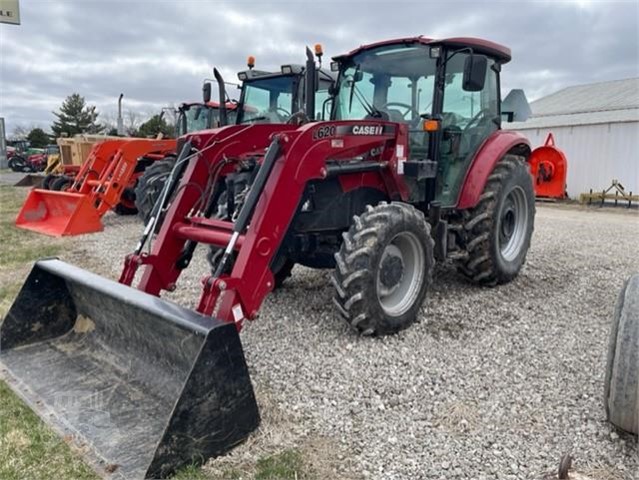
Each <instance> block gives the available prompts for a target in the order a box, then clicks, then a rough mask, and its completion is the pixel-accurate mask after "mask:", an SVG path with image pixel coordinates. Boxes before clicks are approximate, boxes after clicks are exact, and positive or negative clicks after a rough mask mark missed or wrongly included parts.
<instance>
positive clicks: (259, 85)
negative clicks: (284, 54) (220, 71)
mask: <svg viewBox="0 0 639 480" xmlns="http://www.w3.org/2000/svg"><path fill="white" fill-rule="evenodd" d="M297 86H298V82H297V81H296V77H295V76H294V75H281V76H269V77H266V78H257V79H254V80H245V81H244V86H243V92H242V102H241V103H242V105H244V108H243V109H241V111H240V112H239V115H240V118H239V119H238V123H284V122H286V120H288V118H289V117H290V116H291V114H293V113H295V112H296V111H297V110H298V107H297V105H296V103H297V97H298V95H297V91H296V89H297Z"/></svg>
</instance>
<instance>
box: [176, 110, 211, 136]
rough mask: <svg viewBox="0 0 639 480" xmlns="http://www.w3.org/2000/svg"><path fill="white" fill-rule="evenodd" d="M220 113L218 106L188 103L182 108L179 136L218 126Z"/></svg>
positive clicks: (179, 117) (178, 125) (178, 128)
mask: <svg viewBox="0 0 639 480" xmlns="http://www.w3.org/2000/svg"><path fill="white" fill-rule="evenodd" d="M219 121H220V115H219V111H218V109H217V107H212V106H208V105H199V104H195V105H186V106H183V107H182V108H180V113H179V116H178V122H177V136H178V137H181V136H182V135H185V134H187V133H191V132H199V131H200V130H207V129H209V128H213V127H215V126H217V124H218V123H219Z"/></svg>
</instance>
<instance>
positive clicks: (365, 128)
mask: <svg viewBox="0 0 639 480" xmlns="http://www.w3.org/2000/svg"><path fill="white" fill-rule="evenodd" d="M335 135H371V136H377V135H389V136H393V135H395V126H394V125H324V126H321V127H317V128H316V129H315V130H314V131H313V140H322V139H323V138H330V137H334V136H335Z"/></svg>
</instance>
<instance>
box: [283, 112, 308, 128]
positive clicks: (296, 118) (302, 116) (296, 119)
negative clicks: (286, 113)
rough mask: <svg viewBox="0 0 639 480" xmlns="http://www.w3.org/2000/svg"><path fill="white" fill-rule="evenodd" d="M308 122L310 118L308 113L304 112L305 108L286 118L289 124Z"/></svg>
mask: <svg viewBox="0 0 639 480" xmlns="http://www.w3.org/2000/svg"><path fill="white" fill-rule="evenodd" d="M308 122H309V119H308V116H307V115H306V113H305V112H304V110H300V111H299V112H295V113H294V114H293V115H291V116H290V117H288V119H287V120H286V123H287V124H289V125H303V124H304V123H308Z"/></svg>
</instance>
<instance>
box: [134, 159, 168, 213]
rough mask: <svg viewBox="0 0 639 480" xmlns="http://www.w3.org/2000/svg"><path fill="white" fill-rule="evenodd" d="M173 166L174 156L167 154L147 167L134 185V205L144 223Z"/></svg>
mask: <svg viewBox="0 0 639 480" xmlns="http://www.w3.org/2000/svg"><path fill="white" fill-rule="evenodd" d="M174 166H175V157H174V156H167V157H165V158H164V159H162V160H159V161H157V162H153V164H152V165H150V166H149V167H147V169H146V170H145V171H144V174H143V175H142V176H141V177H140V179H139V180H138V184H137V186H136V187H135V207H136V208H137V210H138V215H139V216H140V218H141V219H142V220H144V223H146V222H148V221H149V218H150V217H151V212H152V211H153V206H154V205H155V202H157V201H158V199H159V198H160V194H161V193H162V189H163V188H164V184H165V182H166V180H167V178H169V174H170V173H171V170H173V167H174Z"/></svg>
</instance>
